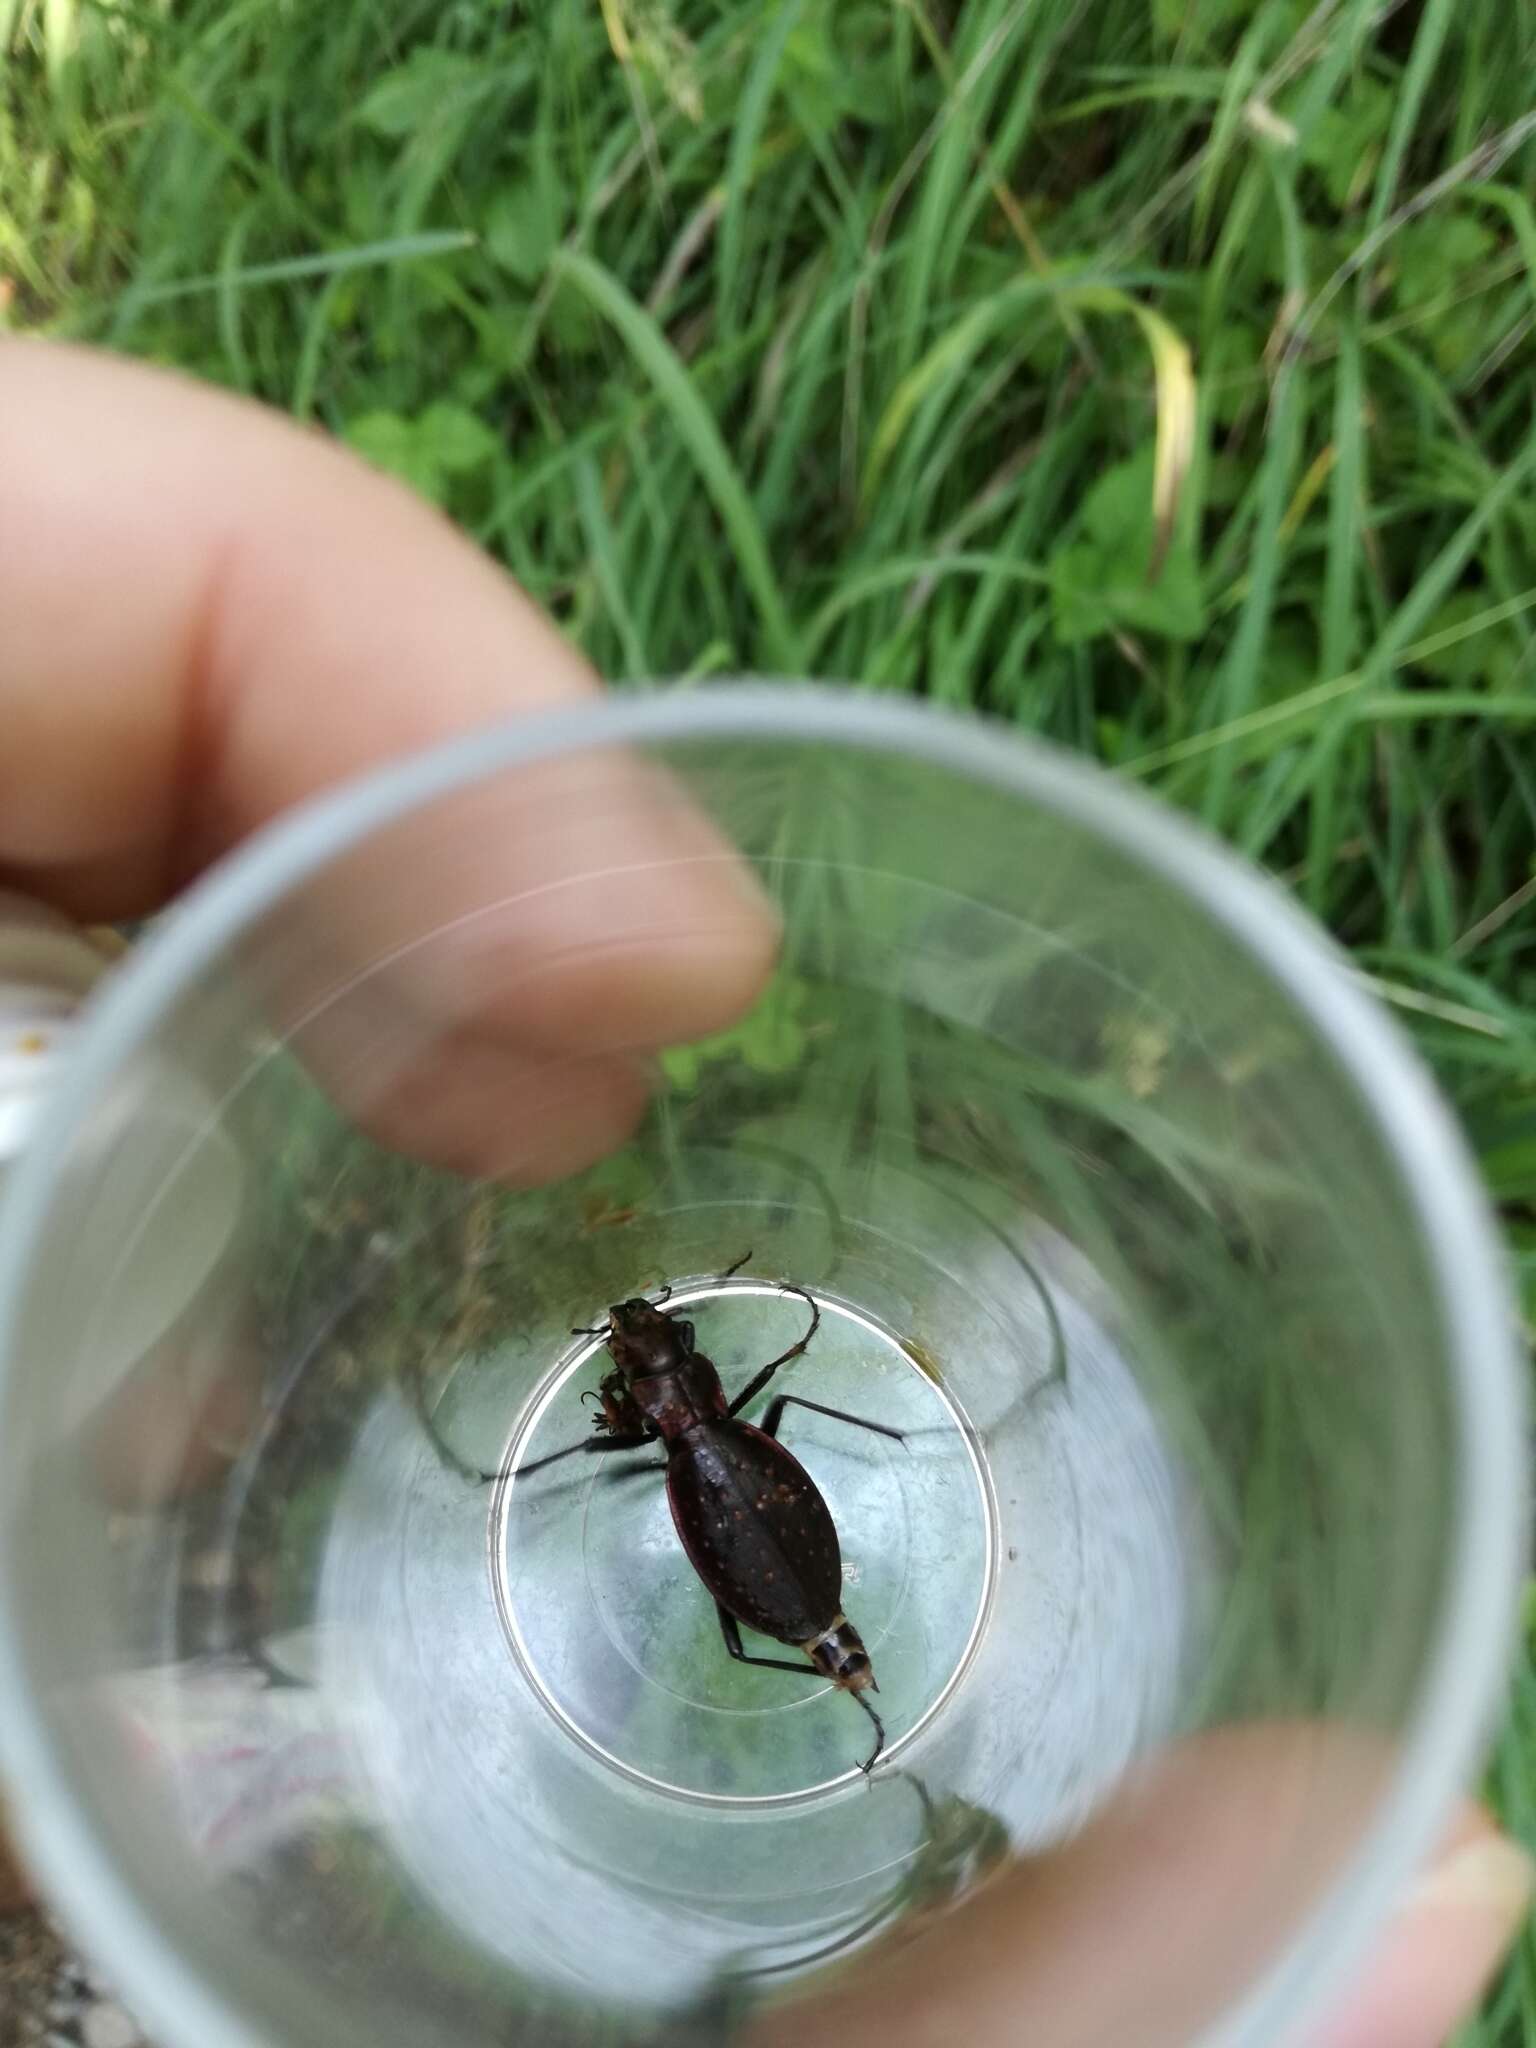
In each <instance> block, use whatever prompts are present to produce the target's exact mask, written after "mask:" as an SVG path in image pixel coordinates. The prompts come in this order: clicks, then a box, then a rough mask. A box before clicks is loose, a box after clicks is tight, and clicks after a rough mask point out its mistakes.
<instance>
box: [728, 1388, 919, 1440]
mask: <svg viewBox="0 0 1536 2048" xmlns="http://www.w3.org/2000/svg"><path fill="white" fill-rule="evenodd" d="M786 1408H812V1409H814V1410H815V1412H816V1413H817V1414H818V1415H830V1416H831V1417H832V1419H833V1421H834V1422H851V1423H852V1424H853V1426H854V1428H855V1429H872V1430H873V1431H874V1432H875V1434H876V1436H888V1437H892V1438H894V1439H895V1441H896V1442H897V1443H899V1444H904V1443H905V1442H906V1440H907V1439H906V1435H905V1433H904V1432H903V1431H902V1430H899V1429H892V1427H891V1425H890V1424H889V1423H888V1422H871V1421H870V1420H869V1418H868V1416H866V1415H850V1414H849V1413H848V1412H847V1410H846V1409H844V1408H826V1407H824V1406H823V1405H822V1403H821V1402H820V1401H807V1400H804V1399H802V1397H801V1396H800V1395H799V1394H775V1395H774V1397H773V1399H772V1400H771V1401H770V1402H769V1403H768V1412H767V1414H766V1415H765V1416H764V1417H763V1419H762V1421H761V1422H760V1423H759V1425H758V1427H759V1428H760V1429H761V1430H762V1432H763V1434H764V1436H777V1435H778V1433H779V1419H780V1417H781V1416H782V1415H783V1413H784V1410H785V1409H786Z"/></svg>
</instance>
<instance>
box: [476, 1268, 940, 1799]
mask: <svg viewBox="0 0 1536 2048" xmlns="http://www.w3.org/2000/svg"><path fill="white" fill-rule="evenodd" d="M750 1256H751V1254H750V1253H748V1254H747V1255H746V1257H748V1258H749V1257H750ZM745 1263H746V1258H741V1259H738V1260H737V1261H736V1264H735V1265H734V1266H732V1267H731V1268H729V1271H728V1273H727V1274H726V1275H724V1276H722V1277H725V1278H728V1277H729V1275H730V1274H731V1273H735V1272H738V1271H739V1270H740V1268H741V1267H742V1266H743V1265H744V1264H745ZM670 1292H671V1289H670V1288H668V1289H666V1290H664V1291H663V1293H662V1294H661V1296H660V1297H659V1298H658V1299H657V1300H656V1301H649V1300H647V1299H645V1298H644V1297H643V1296H639V1295H635V1296H631V1298H630V1299H629V1300H627V1301H620V1302H615V1303H614V1304H613V1306H612V1307H611V1308H610V1309H609V1310H608V1317H607V1321H606V1323H602V1324H599V1325H597V1326H596V1327H595V1328H586V1327H581V1326H578V1328H576V1329H575V1330H573V1331H572V1335H573V1336H587V1337H595V1336H599V1335H600V1336H602V1337H603V1338H604V1340H605V1342H606V1345H607V1349H608V1355H609V1357H610V1359H611V1360H612V1366H611V1369H610V1370H609V1371H608V1372H607V1373H606V1374H605V1375H604V1377H603V1380H602V1383H601V1386H600V1388H599V1390H598V1392H597V1393H596V1395H595V1396H594V1395H593V1394H591V1393H590V1391H589V1392H588V1393H587V1394H586V1395H584V1396H583V1399H584V1400H586V1399H595V1400H596V1401H597V1403H598V1411H599V1412H598V1413H597V1415H596V1416H595V1417H594V1418H593V1421H594V1425H595V1428H596V1432H597V1433H596V1434H595V1435H594V1436H591V1437H587V1438H584V1439H582V1440H581V1441H580V1442H578V1443H574V1444H567V1445H566V1447H565V1449H564V1450H559V1451H551V1452H550V1453H549V1455H548V1456H547V1457H543V1458H536V1459H534V1460H533V1462H532V1463H531V1464H528V1465H523V1466H520V1467H519V1468H518V1471H517V1474H516V1477H517V1478H520V1479H526V1478H527V1477H528V1476H529V1475H530V1474H531V1473H534V1472H538V1471H542V1470H543V1469H544V1467H546V1466H548V1465H553V1464H555V1463H556V1462H557V1461H558V1460H560V1459H562V1458H569V1457H573V1456H575V1455H576V1454H577V1453H578V1452H583V1451H585V1452H608V1451H627V1450H638V1449H639V1448H640V1447H641V1446H642V1445H643V1444H648V1443H655V1442H660V1443H661V1444H662V1446H663V1447H664V1449H665V1451H666V1468H665V1469H666V1485H667V1500H668V1503H669V1505H670V1507H671V1510H672V1522H673V1526H674V1527H675V1529H676V1530H677V1534H678V1539H679V1541H680V1542H681V1544H682V1546H683V1549H684V1551H685V1552H686V1553H687V1556H688V1561H689V1563H690V1564H691V1565H692V1566H693V1568H694V1570H695V1571H696V1572H697V1573H698V1575H699V1577H700V1579H701V1580H702V1581H703V1583H704V1586H705V1588H706V1590H707V1591H708V1592H709V1594H710V1595H711V1596H712V1598H713V1600H714V1602H715V1609H716V1612H717V1613H718V1615H719V1617H720V1633H721V1635H722V1637H723V1638H724V1641H725V1647H726V1650H727V1651H728V1652H729V1654H730V1655H731V1656H732V1657H733V1658H734V1659H735V1660H736V1662H737V1663H738V1664H751V1665H754V1666H756V1667H757V1668H758V1669H759V1670H763V1671H791V1672H797V1673H799V1674H801V1675H802V1676H803V1675H806V1666H805V1665H804V1664H799V1663H791V1662H790V1661H789V1660H788V1659H787V1658H782V1657H753V1656H749V1655H748V1653H747V1651H746V1650H745V1648H744V1647H743V1645H742V1640H741V1624H742V1623H743V1622H745V1623H746V1625H747V1626H748V1627H749V1628H753V1629H756V1630H757V1631H758V1632H759V1634H761V1635H765V1636H770V1637H772V1638H773V1640H774V1641H776V1642H780V1643H784V1644H787V1645H789V1646H790V1647H792V1648H794V1649H797V1650H799V1651H801V1653H802V1654H803V1655H804V1656H805V1657H807V1658H808V1659H809V1660H810V1665H811V1668H812V1669H813V1670H815V1671H817V1672H819V1673H820V1674H821V1675H822V1677H824V1678H827V1679H830V1680H831V1682H832V1684H833V1685H834V1686H836V1687H837V1688H838V1690H839V1691H841V1692H846V1693H851V1694H852V1696H853V1697H854V1699H856V1700H857V1701H858V1703H859V1705H860V1706H861V1707H862V1708H863V1710H864V1712H865V1713H866V1714H868V1716H869V1718H870V1720H871V1721H873V1722H874V1724H875V1746H874V1748H873V1749H872V1750H871V1751H870V1754H869V1756H868V1757H867V1758H866V1759H865V1761H864V1762H863V1764H861V1765H860V1769H861V1770H862V1771H863V1772H864V1774H865V1776H866V1777H867V1776H868V1775H869V1773H870V1772H871V1771H872V1770H873V1769H874V1767H875V1764H876V1762H877V1761H878V1760H879V1757H880V1753H881V1751H882V1750H883V1749H884V1747H885V1727H884V1724H883V1723H882V1721H881V1719H880V1716H879V1715H878V1714H877V1713H876V1712H875V1709H874V1708H873V1706H871V1704H870V1702H869V1700H868V1698H867V1694H869V1693H871V1692H878V1691H879V1690H880V1688H879V1686H878V1685H877V1684H876V1683H875V1673H874V1666H873V1665H872V1663H871V1662H870V1656H869V1652H868V1650H867V1649H866V1648H865V1646H864V1641H863V1638H862V1637H861V1636H860V1634H859V1632H858V1630H857V1629H856V1628H855V1627H854V1625H853V1623H852V1622H851V1621H850V1620H849V1619H848V1617H847V1615H846V1614H844V1612H843V1605H842V1593H843V1568H842V1554H841V1550H840V1548H839V1545H838V1539H837V1528H836V1525H835V1524H834V1522H833V1520H832V1515H831V1511H830V1509H829V1508H828V1507H827V1504H826V1502H825V1501H824V1500H823V1499H822V1496H821V1493H820V1492H819V1490H818V1489H817V1486H816V1483H815V1481H814V1480H813V1479H812V1478H811V1476H810V1474H809V1473H808V1472H807V1471H806V1469H805V1467H804V1466H803V1465H802V1464H801V1463H800V1461H799V1459H798V1458H796V1457H794V1456H793V1455H792V1453H791V1452H789V1451H788V1450H786V1449H785V1447H784V1445H783V1444H781V1443H780V1442H779V1440H778V1432H779V1424H780V1422H781V1420H782V1418H783V1415H784V1411H785V1409H786V1408H809V1409H812V1410H813V1411H814V1412H815V1413H816V1414H818V1415H830V1416H832V1417H833V1419H834V1420H836V1421H839V1422H848V1423H852V1424H853V1425H854V1426H855V1427H856V1428H859V1429H868V1430H872V1431H874V1433H875V1434H876V1435H878V1436H885V1437H890V1438H892V1439H894V1441H895V1442H897V1443H902V1442H904V1441H905V1438H904V1435H903V1432H902V1431H901V1430H899V1429H892V1428H891V1427H890V1425H889V1424H888V1423H884V1422H871V1421H869V1420H868V1419H867V1418H866V1417H864V1416H861V1415H848V1414H845V1413H844V1411H843V1410H842V1409H840V1408H828V1407H825V1406H823V1404H822V1403H821V1402H819V1401H806V1400H803V1399H801V1397H800V1396H799V1395H798V1394H777V1395H775V1397H774V1398H773V1400H772V1401H770V1402H769V1404H768V1408H767V1411H766V1413H765V1414H764V1416H763V1420H762V1423H761V1425H760V1426H757V1425H754V1424H752V1423H750V1422H743V1421H742V1420H741V1410H742V1409H743V1408H745V1407H746V1406H747V1404H748V1402H750V1401H753V1400H755V1399H756V1398H757V1396H758V1395H759V1394H761V1393H762V1391H763V1389H764V1388H765V1387H766V1386H767V1384H768V1382H769V1381H770V1380H771V1379H772V1378H773V1376H774V1374H775V1373H776V1372H778V1371H779V1369H780V1367H782V1366H785V1365H788V1364H789V1362H790V1360H791V1359H794V1358H798V1357H800V1355H801V1354H802V1353H803V1352H804V1351H805V1350H806V1348H807V1347H808V1346H809V1344H810V1342H811V1339H812V1338H813V1337H814V1336H815V1335H816V1332H817V1330H818V1328H819V1327H820V1325H821V1309H820V1307H819V1306H818V1305H817V1303H816V1302H815V1301H813V1300H812V1298H811V1296H810V1295H808V1294H807V1293H806V1292H805V1290H804V1288H802V1287H792V1286H790V1285H788V1283H785V1284H784V1285H783V1286H782V1287H781V1289H780V1292H781V1293H785V1294H796V1295H799V1297H800V1298H801V1300H802V1301H804V1302H805V1303H806V1304H807V1305H808V1306H809V1308H810V1311H811V1320H810V1324H809V1326H808V1328H807V1329H806V1331H805V1334H804V1335H803V1336H802V1337H801V1338H800V1340H799V1342H798V1343H796V1344H792V1345H791V1346H790V1347H789V1349H788V1350H787V1351H785V1352H782V1353H781V1354H780V1355H779V1357H777V1358H773V1359H770V1360H769V1362H768V1363H767V1364H766V1365H765V1366H763V1367H762V1368H761V1369H760V1370H759V1371H758V1372H757V1373H755V1374H754V1375H753V1377H752V1378H751V1379H750V1380H749V1381H748V1382H747V1384H746V1385H745V1386H744V1387H743V1388H742V1390H741V1392H740V1393H739V1394H738V1395H737V1396H736V1397H735V1399H734V1400H729V1401H728V1400H727V1399H726V1395H725V1389H724V1387H723V1386H722V1385H721V1381H720V1374H719V1372H718V1370H717V1369H716V1367H715V1365H714V1363H713V1361H712V1360H711V1359H709V1358H706V1357H705V1355H704V1353H703V1352H702V1351H700V1350H699V1349H698V1348H697V1346H696V1343H695V1337H694V1327H693V1324H692V1323H691V1322H689V1321H687V1320H686V1319H685V1318H683V1317H681V1316H679V1315H677V1314H674V1313H669V1312H668V1311H667V1310H666V1309H665V1308H664V1307H663V1305H662V1304H663V1303H664V1302H665V1301H666V1299H667V1296H668V1295H669V1294H670ZM635 1469H636V1470H637V1471H648V1470H652V1469H654V1468H653V1467H650V1466H639V1467H636V1468H635Z"/></svg>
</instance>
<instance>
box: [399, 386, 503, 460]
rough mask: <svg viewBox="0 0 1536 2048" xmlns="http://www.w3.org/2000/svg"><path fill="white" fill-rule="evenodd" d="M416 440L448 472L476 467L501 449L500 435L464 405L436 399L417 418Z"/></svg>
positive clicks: (494, 455) (490, 458)
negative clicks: (494, 432) (493, 431)
mask: <svg viewBox="0 0 1536 2048" xmlns="http://www.w3.org/2000/svg"><path fill="white" fill-rule="evenodd" d="M415 435H416V440H417V444H418V446H419V447H420V448H422V449H423V450H425V451H427V452H429V454H430V457H431V460H432V461H433V462H435V463H436V464H437V465H438V466H439V467H440V468H442V469H443V470H445V471H446V472H447V473H448V474H449V475H450V476H459V475H462V474H463V473H464V472H465V471H466V470H472V469H479V468H480V467H482V465H484V464H485V463H487V462H490V461H492V460H493V459H494V458H495V457H496V456H497V455H499V454H500V453H501V449H502V443H501V440H500V438H499V437H498V436H497V435H495V434H493V433H492V432H491V430H490V428H489V427H488V426H487V425H486V424H485V422H484V420H482V419H480V418H478V417H477V415H476V414H474V413H472V412H471V411H470V410H469V408H468V407H467V406H463V405H455V404H453V403H452V401H451V400H448V399H439V400H438V401H437V403H436V404H435V405H429V406H428V407H427V409H426V411H425V412H424V413H423V414H422V416H421V418H420V419H419V420H418V421H417V422H416V426H415Z"/></svg>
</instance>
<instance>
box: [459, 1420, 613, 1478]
mask: <svg viewBox="0 0 1536 2048" xmlns="http://www.w3.org/2000/svg"><path fill="white" fill-rule="evenodd" d="M650 1441H651V1439H650V1437H648V1436H647V1435H645V1434H644V1432H643V1431H641V1430H637V1429H634V1430H629V1429H627V1430H624V1431H623V1432H622V1433H621V1434H618V1435H613V1434H607V1433H605V1434H604V1435H602V1436H584V1437H582V1439H581V1440H580V1442H579V1443H574V1444H567V1445H566V1447H565V1449H564V1450H563V1451H551V1452H550V1453H549V1454H548V1456H547V1457H543V1458H535V1459H534V1461H533V1463H532V1464H531V1465H519V1466H518V1468H517V1470H516V1471H515V1472H514V1473H513V1475H512V1476H513V1478H514V1479H526V1478H527V1477H528V1475H529V1473H530V1472H542V1471H543V1470H544V1467H545V1466H546V1465H558V1464H559V1462H560V1460H561V1459H562V1458H574V1457H575V1455H576V1453H577V1452H578V1451H586V1452H588V1453H589V1454H596V1453H598V1452H601V1451H638V1450H639V1448H640V1446H641V1445H642V1444H648V1443H649V1442H650ZM494 1476H495V1475H494V1474H492V1477H494Z"/></svg>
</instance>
